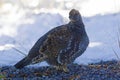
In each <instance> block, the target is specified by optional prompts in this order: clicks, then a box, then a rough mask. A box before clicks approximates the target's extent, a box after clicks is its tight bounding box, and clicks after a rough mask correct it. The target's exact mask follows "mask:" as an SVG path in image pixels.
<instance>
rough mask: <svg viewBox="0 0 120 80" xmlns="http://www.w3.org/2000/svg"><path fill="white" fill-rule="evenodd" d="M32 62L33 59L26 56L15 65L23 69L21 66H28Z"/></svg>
mask: <svg viewBox="0 0 120 80" xmlns="http://www.w3.org/2000/svg"><path fill="white" fill-rule="evenodd" d="M30 63H31V60H30V59H29V58H27V57H25V58H23V59H22V60H21V61H19V62H18V63H16V64H15V65H14V66H15V67H16V68H17V69H21V68H23V67H24V66H27V65H28V64H30Z"/></svg>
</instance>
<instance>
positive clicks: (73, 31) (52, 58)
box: [14, 9, 89, 72]
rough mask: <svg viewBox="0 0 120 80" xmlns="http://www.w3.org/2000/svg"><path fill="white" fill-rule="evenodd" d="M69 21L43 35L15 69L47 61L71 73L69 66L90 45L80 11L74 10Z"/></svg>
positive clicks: (70, 13) (58, 68)
mask: <svg viewBox="0 0 120 80" xmlns="http://www.w3.org/2000/svg"><path fill="white" fill-rule="evenodd" d="M69 19H70V22H69V23H68V24H65V25H61V26H58V27H55V28H53V29H52V30H50V31H49V32H47V33H46V34H45V35H43V36H42V37H41V38H40V39H39V40H38V41H37V42H36V43H35V45H34V46H33V47H32V48H31V50H30V51H29V54H28V55H27V56H26V57H25V58H23V59H22V60H21V61H19V62H18V63H17V64H15V65H14V66H15V68H17V69H21V68H23V67H24V66H27V65H29V64H35V63H38V62H42V61H46V62H47V63H48V64H50V65H51V66H53V67H55V68H56V69H57V70H62V71H65V72H67V71H69V70H68V68H67V65H68V64H70V63H72V62H73V61H74V60H75V59H76V58H77V57H79V56H80V55H82V54H83V52H84V51H85V50H86V48H87V46H88V44H89V38H88V36H87V33H86V31H85V26H84V23H83V21H82V18H81V14H80V13H79V11H78V10H76V9H72V10H71V11H70V12H69Z"/></svg>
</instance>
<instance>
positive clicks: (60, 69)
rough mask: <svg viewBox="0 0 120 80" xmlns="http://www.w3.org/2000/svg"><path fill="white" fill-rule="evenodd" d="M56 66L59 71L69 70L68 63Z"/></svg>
mask: <svg viewBox="0 0 120 80" xmlns="http://www.w3.org/2000/svg"><path fill="white" fill-rule="evenodd" d="M55 68H56V70H58V71H64V72H65V73H67V72H69V69H68V68H67V66H66V65H63V66H56V67H55Z"/></svg>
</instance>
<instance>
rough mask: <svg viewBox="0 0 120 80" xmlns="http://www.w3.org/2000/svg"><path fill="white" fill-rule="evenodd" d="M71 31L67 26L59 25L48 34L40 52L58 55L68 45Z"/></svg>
mask: <svg viewBox="0 0 120 80" xmlns="http://www.w3.org/2000/svg"><path fill="white" fill-rule="evenodd" d="M69 37H70V32H69V30H68V29H67V27H66V26H64V25H63V26H59V27H57V28H55V29H54V30H53V31H52V32H51V33H49V34H48V35H47V38H46V40H45V41H44V43H43V45H42V46H41V47H40V52H41V53H45V54H47V55H49V54H50V55H54V56H55V55H56V56H57V55H58V53H59V51H60V50H61V49H63V48H65V47H66V45H67V43H68V39H69Z"/></svg>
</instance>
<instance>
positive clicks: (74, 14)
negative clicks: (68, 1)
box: [69, 9, 82, 22]
mask: <svg viewBox="0 0 120 80" xmlns="http://www.w3.org/2000/svg"><path fill="white" fill-rule="evenodd" d="M69 19H70V21H71V22H82V18H81V15H80V13H79V11H78V10H76V9H72V10H71V11H70V12H69Z"/></svg>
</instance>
